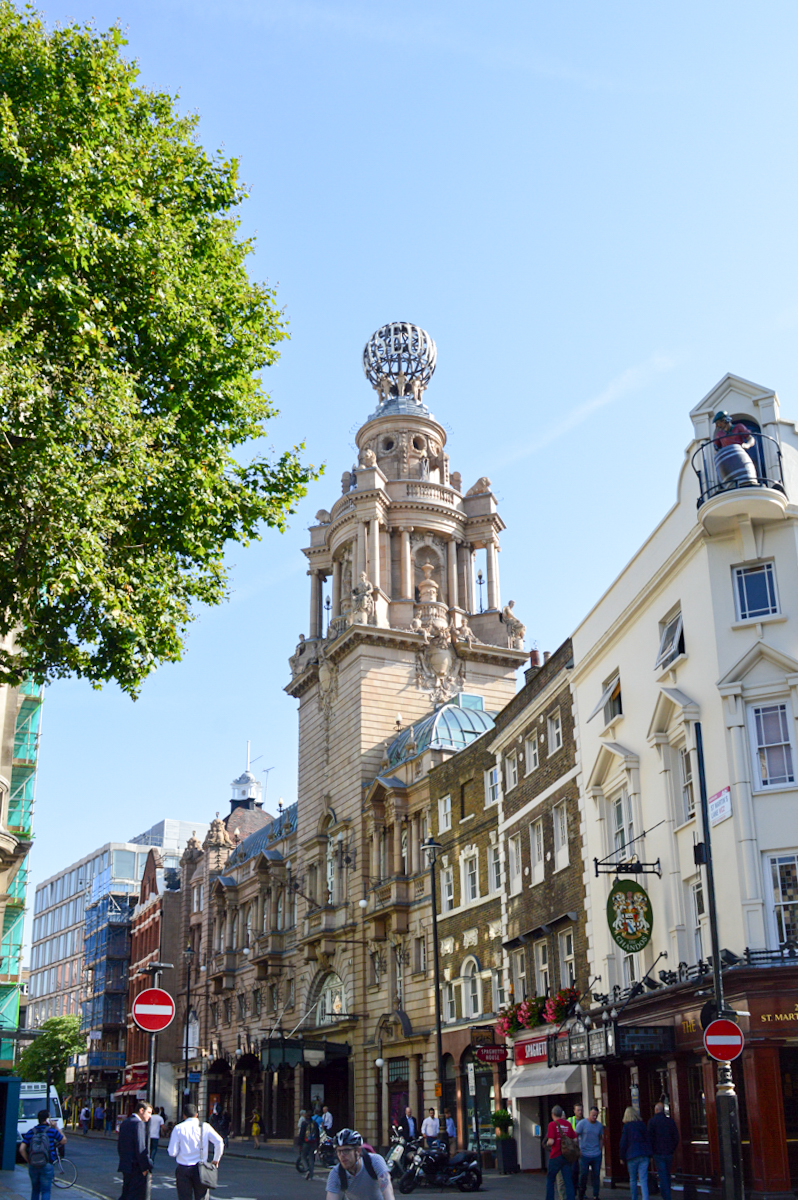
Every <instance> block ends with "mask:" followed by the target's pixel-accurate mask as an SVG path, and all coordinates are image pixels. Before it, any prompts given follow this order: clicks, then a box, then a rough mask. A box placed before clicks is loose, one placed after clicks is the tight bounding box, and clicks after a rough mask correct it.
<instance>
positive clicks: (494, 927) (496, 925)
mask: <svg viewBox="0 0 798 1200" xmlns="http://www.w3.org/2000/svg"><path fill="white" fill-rule="evenodd" d="M501 935H502V923H501V921H491V922H490V923H489V925H488V937H489V938H490V939H491V941H493V939H494V938H497V937H501Z"/></svg>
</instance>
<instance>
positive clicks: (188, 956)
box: [183, 942, 194, 1097]
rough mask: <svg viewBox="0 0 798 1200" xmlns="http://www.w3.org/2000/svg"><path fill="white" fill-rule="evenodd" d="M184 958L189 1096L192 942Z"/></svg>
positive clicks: (185, 1091) (187, 1091) (186, 1093)
mask: <svg viewBox="0 0 798 1200" xmlns="http://www.w3.org/2000/svg"><path fill="white" fill-rule="evenodd" d="M183 958H184V959H185V960H186V1047H185V1050H186V1056H185V1070H186V1083H185V1087H184V1088H183V1095H184V1096H186V1097H188V1096H190V1095H191V1088H190V1087H189V1082H188V1049H189V1047H188V1031H189V1019H190V1016H191V964H192V962H193V961H194V951H193V950H192V948H191V942H189V944H188V945H187V946H186V948H185V950H184V951H183Z"/></svg>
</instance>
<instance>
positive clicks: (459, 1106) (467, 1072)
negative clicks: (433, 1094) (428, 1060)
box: [436, 1026, 507, 1165]
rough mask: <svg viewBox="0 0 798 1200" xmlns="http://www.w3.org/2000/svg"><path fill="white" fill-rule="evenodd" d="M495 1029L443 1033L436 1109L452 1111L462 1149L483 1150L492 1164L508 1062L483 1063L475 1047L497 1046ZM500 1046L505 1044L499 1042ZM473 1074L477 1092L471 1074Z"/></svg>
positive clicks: (465, 1027)
mask: <svg viewBox="0 0 798 1200" xmlns="http://www.w3.org/2000/svg"><path fill="white" fill-rule="evenodd" d="M494 1041H495V1034H494V1030H493V1027H492V1026H491V1027H480V1028H474V1027H472V1026H463V1027H461V1028H459V1029H453V1030H446V1031H444V1034H443V1039H442V1042H443V1095H442V1097H441V1099H440V1100H439V1101H438V1103H437V1105H436V1107H439V1108H440V1110H441V1113H443V1111H444V1110H445V1109H447V1108H448V1109H449V1110H450V1112H451V1114H452V1116H453V1117H454V1121H455V1124H456V1125H457V1146H458V1149H461V1150H462V1149H464V1148H466V1147H468V1149H474V1150H475V1149H476V1148H477V1142H479V1149H480V1151H481V1152H483V1154H485V1155H486V1156H487V1157H486V1158H485V1159H484V1160H483V1161H485V1162H487V1163H489V1164H491V1165H492V1163H493V1156H494V1155H495V1152H496V1131H495V1129H494V1124H493V1120H492V1114H493V1113H494V1112H495V1111H496V1109H497V1108H499V1107H501V1103H500V1102H501V1087H502V1084H503V1082H504V1079H505V1076H506V1070H507V1068H506V1065H505V1063H504V1062H498V1063H483V1062H480V1061H479V1059H478V1057H477V1055H476V1053H475V1048H477V1047H479V1046H481V1045H493V1044H494ZM499 1041H500V1044H502V1045H503V1044H504V1043H503V1042H501V1039H499ZM472 1074H473V1089H474V1090H473V1092H472V1085H471V1075H472Z"/></svg>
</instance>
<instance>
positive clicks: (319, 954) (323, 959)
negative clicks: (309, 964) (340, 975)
mask: <svg viewBox="0 0 798 1200" xmlns="http://www.w3.org/2000/svg"><path fill="white" fill-rule="evenodd" d="M316 962H317V963H318V964H319V968H320V969H321V970H322V971H325V972H328V973H329V972H330V971H332V963H331V961H330V958H329V955H327V954H325V953H324V951H323V950H322V948H321V946H317V947H316Z"/></svg>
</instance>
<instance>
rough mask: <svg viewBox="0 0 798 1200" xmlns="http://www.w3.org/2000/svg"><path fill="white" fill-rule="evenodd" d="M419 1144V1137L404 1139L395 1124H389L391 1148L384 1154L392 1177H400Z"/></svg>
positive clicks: (409, 1163)
mask: <svg viewBox="0 0 798 1200" xmlns="http://www.w3.org/2000/svg"><path fill="white" fill-rule="evenodd" d="M419 1144H420V1139H419V1138H410V1139H406V1138H404V1137H403V1136H402V1132H401V1130H400V1129H399V1127H398V1126H397V1125H392V1126H391V1149H390V1150H389V1152H388V1154H387V1155H386V1158H385V1161H386V1162H387V1164H388V1167H389V1169H390V1172H391V1178H392V1179H397V1180H398V1179H401V1178H402V1176H403V1175H404V1173H405V1171H407V1170H408V1168H409V1167H410V1165H411V1163H412V1162H413V1160H414V1159H415V1157H416V1154H417V1153H418V1148H419Z"/></svg>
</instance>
